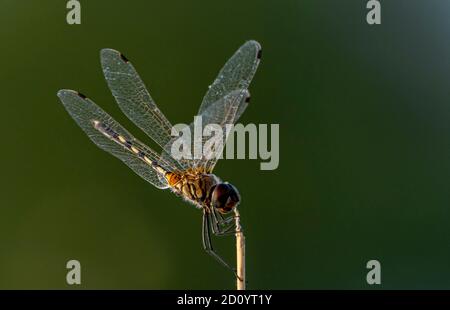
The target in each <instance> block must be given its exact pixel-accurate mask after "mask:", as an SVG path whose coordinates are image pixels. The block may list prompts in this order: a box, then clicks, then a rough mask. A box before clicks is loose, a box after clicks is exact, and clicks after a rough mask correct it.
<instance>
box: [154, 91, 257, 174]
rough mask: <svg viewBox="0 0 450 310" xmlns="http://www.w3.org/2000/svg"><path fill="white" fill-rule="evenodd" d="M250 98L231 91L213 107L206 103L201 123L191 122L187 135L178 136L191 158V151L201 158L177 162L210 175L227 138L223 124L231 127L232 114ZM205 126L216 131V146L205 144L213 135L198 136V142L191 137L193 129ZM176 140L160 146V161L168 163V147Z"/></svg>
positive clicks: (169, 151) (176, 139) (247, 94)
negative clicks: (162, 146)
mask: <svg viewBox="0 0 450 310" xmlns="http://www.w3.org/2000/svg"><path fill="white" fill-rule="evenodd" d="M249 98H250V94H249V92H248V91H247V90H246V89H241V90H234V91H231V92H230V93H229V94H228V95H226V96H224V97H223V98H221V99H219V100H218V101H216V102H215V103H213V104H210V105H209V106H208V108H207V109H206V110H204V111H203V113H202V114H201V115H200V116H201V123H197V124H195V123H194V122H193V123H191V124H190V125H189V126H188V128H189V131H188V133H189V134H188V135H182V137H181V138H182V139H187V140H185V141H186V145H190V151H191V155H192V156H194V155H195V154H194V152H195V151H194V150H196V149H199V150H201V156H200V157H199V158H192V159H180V160H178V162H179V163H180V164H181V165H183V166H184V167H188V168H189V167H193V168H203V171H204V172H205V173H210V172H212V170H213V168H214V166H215V164H216V163H217V160H218V159H219V158H220V156H221V154H222V151H223V148H224V146H225V144H226V141H227V138H228V133H229V131H228V128H227V125H232V124H233V122H234V120H235V118H236V113H237V112H238V110H239V109H242V107H244V109H245V107H246V106H247V105H248V100H249ZM208 125H213V126H214V127H215V128H216V129H219V133H220V137H218V138H220V139H221V141H222V143H220V144H219V145H216V144H212V145H208V143H207V141H208V140H211V138H212V136H213V135H215V136H216V137H217V133H213V132H211V135H210V136H204V135H201V137H200V136H199V137H200V139H197V138H196V137H195V129H197V130H198V129H199V130H201V133H203V130H204V129H205V128H206V126H208ZM179 139H180V138H179V137H174V138H172V140H171V141H170V142H169V143H168V144H167V145H166V146H165V147H164V151H165V152H164V153H163V155H162V158H163V159H164V160H168V159H170V158H167V157H168V154H171V149H172V145H173V144H174V143H175V142H176V141H179Z"/></svg>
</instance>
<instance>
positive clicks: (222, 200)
mask: <svg viewBox="0 0 450 310" xmlns="http://www.w3.org/2000/svg"><path fill="white" fill-rule="evenodd" d="M240 201H241V196H239V192H238V190H237V189H236V187H234V186H233V185H231V184H230V183H227V182H224V183H219V184H217V185H216V186H215V187H214V189H213V191H212V195H211V205H212V207H213V208H216V209H217V210H218V211H219V212H220V213H222V214H225V213H228V212H230V211H232V210H233V209H234V208H235V207H236V206H237V205H238V204H239V202H240Z"/></svg>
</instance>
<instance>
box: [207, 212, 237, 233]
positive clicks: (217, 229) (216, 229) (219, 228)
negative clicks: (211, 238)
mask: <svg viewBox="0 0 450 310" xmlns="http://www.w3.org/2000/svg"><path fill="white" fill-rule="evenodd" d="M211 214H212V215H211V217H212V219H211V221H212V223H211V224H212V225H211V228H212V231H213V233H214V235H216V236H230V235H233V234H235V233H237V232H238V231H237V229H236V226H235V223H234V221H235V219H236V217H235V216H230V217H228V218H226V219H224V217H223V216H222V214H220V213H219V212H217V211H216V210H211ZM218 217H220V218H221V219H220V220H219V219H218ZM229 224H231V225H229ZM225 225H228V226H226V227H223V226H225Z"/></svg>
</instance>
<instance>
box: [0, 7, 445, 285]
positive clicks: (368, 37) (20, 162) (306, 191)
mask: <svg viewBox="0 0 450 310" xmlns="http://www.w3.org/2000/svg"><path fill="white" fill-rule="evenodd" d="M366 2H367V1H363V0H353V1H350V0H348V1H334V0H327V1H325V0H320V1H318V0H309V1H301V0H296V1H275V0H273V1H261V0H253V1H237V0H236V1H234V0H227V1H181V0H180V1H175V0H174V1H147V0H146V1H144V0H140V1H137V0H136V1H112V0H95V1H81V4H82V24H81V25H74V26H70V25H68V24H67V23H66V12H67V10H66V8H65V6H66V1H63V0H58V1H56V0H46V1H34V0H21V1H16V0H1V1H0V8H1V9H0V41H1V48H0V63H1V70H0V93H1V99H0V102H1V103H0V104H1V110H0V117H1V121H0V128H1V150H2V151H1V153H0V154H1V155H0V163H1V177H0V247H1V250H0V288H2V289H47V288H57V289H80V288H82V289H83V288H84V289H88V288H89V289H231V288H234V279H233V277H232V275H231V274H230V273H229V271H227V270H226V269H224V268H223V267H222V266H220V265H219V264H217V263H216V262H215V261H214V260H213V259H212V258H211V257H209V256H208V255H207V254H206V253H205V252H204V251H203V249H202V246H201V234H200V232H201V214H200V212H199V211H198V210H196V209H194V208H193V207H191V206H189V205H187V204H186V203H185V202H183V201H181V200H180V199H178V198H177V197H175V196H174V195H172V194H170V193H169V192H166V191H159V190H157V189H155V188H154V187H152V186H151V185H150V184H148V183H146V182H145V181H144V180H142V179H141V178H139V177H138V176H136V175H135V174H134V173H133V172H131V170H129V169H128V168H127V167H126V166H125V165H123V164H122V163H121V162H120V161H119V160H117V159H116V158H114V157H112V156H110V155H108V154H107V153H105V152H103V151H101V150H100V149H98V148H97V147H96V146H95V145H94V144H92V143H91V142H90V141H89V139H88V138H87V137H86V136H85V135H84V133H83V132H82V131H81V130H80V128H79V127H78V126H77V125H76V124H75V122H74V121H73V120H72V119H71V118H70V117H69V115H68V114H67V113H66V111H65V110H64V108H63V106H62V105H61V104H60V102H59V101H58V99H57V97H56V92H57V90H59V89H61V88H71V89H75V90H79V91H81V92H82V93H84V94H86V95H88V96H89V97H90V98H92V99H93V100H94V101H95V102H96V103H97V104H99V105H100V106H102V107H103V108H104V109H105V110H107V111H108V112H109V113H110V114H112V115H113V116H114V117H115V118H116V119H118V120H119V121H120V122H121V123H123V124H124V125H125V126H126V127H129V128H130V130H131V131H132V132H133V133H135V134H136V136H137V137H139V138H142V139H144V140H145V141H148V140H146V139H145V137H143V134H142V133H141V132H140V131H139V130H136V127H134V126H133V124H132V123H131V122H130V121H129V120H127V119H126V117H125V116H124V115H122V114H121V113H120V110H119V108H118V107H117V106H116V104H115V102H114V99H113V98H112V96H111V94H110V91H109V89H108V87H107V85H106V82H105V81H104V78H103V75H102V72H101V68H100V63H99V51H100V49H101V48H105V47H110V48H114V49H117V50H119V51H121V52H123V53H124V54H125V55H126V56H127V57H128V58H129V59H130V60H131V61H132V62H133V64H134V65H135V67H136V68H137V70H138V72H139V73H140V75H141V77H142V78H143V80H144V81H145V83H146V85H147V87H148V88H149V90H150V92H151V94H152V96H153V97H154V99H155V100H156V102H157V103H158V105H159V106H160V108H161V110H162V111H163V112H164V113H165V114H166V116H167V117H168V118H169V119H170V120H171V121H172V123H180V122H190V121H192V117H193V115H194V114H195V112H196V111H197V109H198V106H199V104H200V102H201V98H202V97H203V95H204V93H205V91H206V89H207V86H208V85H209V84H211V83H212V81H213V80H214V78H215V76H216V74H217V73H218V71H219V69H220V68H221V66H222V65H223V64H224V63H225V61H226V60H227V59H228V58H229V57H230V56H231V55H232V54H233V53H234V51H235V50H236V49H237V48H238V47H239V46H240V45H241V44H242V43H244V42H245V41H246V40H248V39H255V40H258V41H259V42H260V43H261V45H262V46H263V59H262V62H261V64H260V67H259V70H258V72H257V74H256V76H255V79H254V80H253V83H252V85H251V88H250V91H251V92H252V102H251V104H250V106H249V108H248V109H247V111H246V113H245V114H244V115H243V117H242V119H241V121H242V122H243V123H244V124H245V123H249V122H252V123H267V124H270V123H279V124H280V165H279V168H278V169H277V170H275V171H261V170H259V164H260V161H258V160H223V161H221V162H220V163H219V164H218V165H217V167H216V170H215V172H216V173H217V174H218V175H219V176H221V177H222V178H223V179H225V180H228V181H230V182H232V183H233V184H235V185H236V186H237V187H238V188H239V190H240V192H241V195H242V197H243V203H242V206H241V215H242V219H243V225H244V226H245V231H246V237H247V275H248V287H249V288H252V289H380V288H381V289H445V288H447V289H448V288H450V263H449V262H450V234H449V229H450V227H449V226H450V197H449V186H448V179H449V176H450V88H449V87H448V85H449V83H450V40H449V37H450V19H449V18H448V17H449V15H450V2H448V1H440V0H435V1H430V0H429V1H412V0H408V1H407V0H403V1H402V0H397V1H382V24H381V25H378V26H369V25H368V24H367V23H366V17H365V16H366V13H367V9H366V8H365V5H366ZM216 244H217V247H218V248H219V251H220V252H221V253H222V254H223V255H224V256H225V257H227V258H228V259H229V260H233V259H234V238H232V237H231V238H227V239H221V240H216ZM70 259H77V260H79V261H80V262H81V266H82V285H80V286H69V285H67V284H66V281H65V276H66V272H67V270H66V268H65V265H66V262H67V261H68V260H70ZM371 259H377V260H379V261H380V262H381V267H382V285H380V286H376V287H373V286H369V285H368V284H367V283H366V273H367V271H368V270H367V269H366V263H367V261H368V260H371Z"/></svg>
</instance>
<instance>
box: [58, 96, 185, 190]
mask: <svg viewBox="0 0 450 310" xmlns="http://www.w3.org/2000/svg"><path fill="white" fill-rule="evenodd" d="M58 97H59V99H60V100H61V102H62V103H63V105H64V107H65V108H66V110H67V111H68V112H69V114H70V115H71V116H72V118H73V119H74V120H75V121H76V122H77V124H78V125H79V126H80V127H81V129H83V131H84V132H85V133H86V134H87V135H88V137H89V138H90V139H91V140H92V141H93V142H94V143H95V144H96V145H97V146H99V147H100V148H101V149H103V150H105V151H107V152H109V153H111V154H112V155H114V156H115V157H117V158H119V159H120V160H121V161H123V162H124V163H125V164H126V165H128V166H129V167H130V168H131V169H132V170H133V171H134V172H135V173H137V174H138V175H140V176H141V177H142V178H144V179H145V180H146V181H148V182H149V183H151V184H153V185H154V186H156V187H158V188H167V187H168V185H167V182H166V181H165V179H164V178H161V176H160V175H159V174H158V173H157V172H156V171H155V170H154V169H153V167H152V163H153V162H158V163H159V164H160V165H161V166H162V167H163V168H164V169H166V170H168V171H174V170H176V169H177V168H179V167H177V166H175V165H174V164H173V163H171V162H167V161H165V160H163V159H161V158H160V156H159V155H158V154H157V153H156V152H155V151H153V150H152V149H150V148H149V147H147V146H146V145H144V144H143V143H141V142H140V141H138V140H137V139H135V138H134V137H133V136H132V135H131V134H130V133H129V132H128V131H127V130H126V129H125V128H123V127H122V126H121V125H120V124H119V123H118V122H116V121H115V120H114V119H113V118H112V117H111V116H109V115H108V114H107V113H106V112H105V111H103V110H102V109H101V108H100V107H99V106H97V105H96V104H95V103H94V102H93V101H91V100H90V99H88V98H86V97H85V96H83V95H81V94H79V93H77V92H75V91H73V90H60V91H59V92H58Z"/></svg>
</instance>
